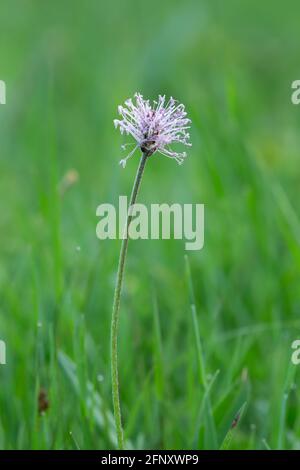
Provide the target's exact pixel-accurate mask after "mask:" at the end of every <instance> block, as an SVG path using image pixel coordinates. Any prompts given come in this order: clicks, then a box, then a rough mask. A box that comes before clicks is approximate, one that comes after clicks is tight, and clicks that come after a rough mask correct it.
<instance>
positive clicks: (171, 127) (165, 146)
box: [111, 93, 191, 449]
mask: <svg viewBox="0 0 300 470" xmlns="http://www.w3.org/2000/svg"><path fill="white" fill-rule="evenodd" d="M118 111H119V114H120V116H121V117H122V119H116V120H115V121H114V124H115V127H116V128H117V127H119V128H120V131H121V134H123V133H125V134H127V135H131V136H132V137H133V139H134V143H129V144H125V145H124V146H123V148H126V147H127V146H128V145H133V147H134V148H133V150H132V151H131V152H130V153H129V154H128V155H127V157H126V158H124V159H122V160H121V161H120V164H121V165H122V166H123V168H125V166H126V163H127V160H128V159H129V158H130V157H131V156H132V155H133V154H134V153H135V151H136V150H137V149H140V151H141V153H142V155H141V158H140V162H139V166H138V169H137V173H136V177H135V180H134V184H133V188H132V192H131V198H130V204H129V209H128V213H127V219H126V224H125V228H124V236H123V240H122V245H121V251H120V257H119V266H118V272H117V279H116V285H115V293H114V302H113V311H112V322H111V374H112V397H113V407H114V416H115V425H116V432H117V440H118V447H119V449H123V448H124V435H123V428H122V418H121V406H120V394H119V380H118V323H119V310H120V298H121V291H122V284H123V278H124V268H125V262H126V255H127V248H128V238H129V237H128V234H129V227H130V223H131V219H132V215H131V207H132V206H133V205H134V204H135V202H136V200H137V196H138V192H139V189H140V185H141V181H142V177H143V173H144V170H145V165H146V162H147V160H148V159H149V158H150V157H151V156H152V155H153V154H155V153H156V152H158V153H160V154H162V155H165V156H166V157H169V158H172V159H174V160H176V162H177V163H178V164H182V163H183V161H184V159H185V157H186V153H185V152H182V153H177V152H175V151H173V150H171V149H170V148H169V145H170V144H172V143H181V144H184V145H187V146H191V143H190V142H189V137H190V136H189V134H188V132H187V130H188V129H189V127H190V122H191V121H190V120H189V119H188V118H187V117H186V112H185V107H184V105H183V104H178V103H177V102H176V101H175V100H174V99H173V98H172V97H171V98H170V99H169V101H167V102H166V97H165V96H159V97H158V100H157V101H153V102H152V103H151V102H150V101H149V100H144V98H143V96H142V95H141V94H139V93H136V94H135V100H134V102H133V100H132V99H128V100H127V101H125V106H119V108H118Z"/></svg>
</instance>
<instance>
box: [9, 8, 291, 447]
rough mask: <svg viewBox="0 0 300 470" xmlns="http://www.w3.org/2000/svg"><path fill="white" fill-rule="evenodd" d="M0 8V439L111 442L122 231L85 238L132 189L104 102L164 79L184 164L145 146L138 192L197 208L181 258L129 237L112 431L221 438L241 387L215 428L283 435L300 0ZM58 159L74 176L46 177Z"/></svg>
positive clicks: (286, 425)
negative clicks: (184, 134) (186, 127)
mask: <svg viewBox="0 0 300 470" xmlns="http://www.w3.org/2000/svg"><path fill="white" fill-rule="evenodd" d="M0 9H1V15H0V34H1V38H2V40H1V41H0V56H1V70H0V79H1V80H5V82H6V85H7V96H6V101H7V103H6V105H0V142H1V152H0V201H1V202H0V204H1V212H0V233H1V244H0V252H1V263H0V339H2V340H5V342H6V345H7V365H6V366H0V405H1V411H0V447H1V448H2V449H11V448H17V449H24V448H27V449H31V448H34V449H45V448H50V449H62V448H63V449H77V448H80V449H98V448H101V449H106V448H107V449H109V448H112V447H115V446H116V435H115V433H114V426H113V421H112V401H111V387H110V367H109V363H110V344H109V343H110V341H109V332H110V314H111V299H112V297H113V289H114V279H115V275H116V266H117V258H118V247H119V242H118V241H116V242H114V241H105V242H99V240H97V238H96V235H95V228H96V224H97V218H96V216H95V212H96V207H97V206H98V204H100V203H102V202H111V203H114V202H116V201H117V196H118V195H119V194H128V192H129V191H130V185H131V178H132V173H131V172H128V171H126V172H122V169H121V168H120V167H119V165H118V162H119V160H120V154H119V145H120V142H121V139H120V138H119V137H118V136H117V135H116V133H115V132H114V129H113V125H112V120H113V118H114V117H115V109H116V106H117V104H118V103H119V102H123V101H124V99H125V98H127V97H128V96H131V95H132V93H133V92H134V91H136V90H141V91H142V92H144V94H145V95H147V96H149V97H155V96H157V94H158V93H161V92H166V93H167V94H168V95H174V96H176V97H178V99H180V100H181V101H183V102H184V103H185V104H186V106H187V110H188V113H189V115H190V116H191V118H192V121H193V128H192V141H193V147H192V150H191V152H190V153H189V157H188V159H187V160H186V162H185V165H183V166H182V167H180V168H179V167H178V166H177V165H176V164H174V165H172V164H171V163H172V162H170V161H169V160H167V159H163V158H160V157H158V156H154V157H153V158H155V159H156V161H155V165H154V164H153V165H149V168H147V172H148V177H147V178H146V179H145V181H144V182H143V200H144V201H145V203H150V202H157V203H160V202H168V203H172V202H179V203H185V202H198V203H204V204H205V223H206V225H205V246H204V249H203V250H202V251H200V252H193V253H191V254H189V269H188V272H187V271H186V268H187V266H186V261H185V255H186V253H185V251H184V245H183V244H181V242H180V241H178V240H170V241H167V240H156V241H151V240H148V241H145V240H141V241H136V242H134V243H132V245H131V253H130V258H128V261H129V263H128V271H127V274H128V276H127V278H126V285H125V288H124V292H123V304H122V316H121V318H120V336H119V337H120V343H119V370H120V382H121V383H122V388H121V398H122V404H123V406H122V411H123V421H124V423H123V424H124V433H125V436H126V446H127V447H129V448H130V447H134V448H161V449H170V448H172V449H188V448H199V449H204V448H206V449H207V448H220V447H221V446H222V443H224V439H226V435H228V431H229V430H230V429H231V426H232V422H233V421H234V419H235V417H236V415H237V412H238V410H240V408H241V407H242V406H243V404H244V403H245V402H247V407H246V408H245V411H244V413H243V416H242V419H240V421H239V423H238V426H236V427H235V428H234V432H233V433H230V435H229V438H228V439H226V440H225V446H226V448H231V449H249V448H251V449H253V448H255V449H263V448H271V449H278V448H282V449H283V448H284V449H292V448H299V446H300V444H299V442H300V441H299V439H300V435H299V422H300V412H299V409H300V408H299V374H298V369H297V367H295V366H293V365H291V363H290V356H291V354H290V353H291V347H290V346H291V343H292V341H293V340H295V339H297V337H298V336H299V326H300V320H299V317H298V315H299V275H300V250H299V227H300V225H299V224H300V222H299V214H300V208H299V197H298V193H299V180H300V173H299V172H300V170H299V155H298V154H299V152H298V149H299V139H300V137H299V112H300V111H299V110H300V108H297V107H295V106H292V105H291V102H290V84H291V82H292V81H293V80H295V79H297V78H299V77H298V76H297V74H298V73H299V66H298V63H299V57H298V50H297V47H296V44H298V29H299V28H298V15H297V12H298V10H299V5H298V3H296V2H294V1H292V0H290V2H288V4H286V3H285V4H284V5H282V4H281V3H279V2H275V3H274V2H273V4H272V14H270V5H269V4H268V2H261V1H258V0H251V1H250V0H245V1H243V2H240V1H237V0H228V1H227V2H213V1H212V2H204V1H203V2H199V1H198V0H188V1H187V2H184V3H182V2H174V1H172V2H171V0H168V1H166V2H158V0H153V2H152V3H151V7H149V3H148V2H147V3H146V2H143V1H142V2H138V3H137V2H133V1H132V0H129V1H127V2H121V1H118V2H117V4H116V3H115V2H99V1H97V0H90V1H89V2H74V1H71V0H67V1H65V2H55V1H54V2H39V4H37V2H18V1H17V0H10V1H9V2H8V1H7V0H4V1H3V2H2V4H1V7H0ZM70 12H71V13H70ZM133 163H134V162H133ZM133 163H132V165H133ZM136 163H137V161H136ZM71 169H74V170H76V171H77V173H78V175H79V180H78V181H77V182H74V184H72V185H70V186H69V187H68V188H67V190H65V192H64V194H63V195H62V194H61V193H60V191H59V188H60V187H61V186H60V185H61V182H62V180H63V179H64V178H65V177H66V175H67V174H68V172H69V171H70V170H71ZM121 172H122V173H121ZM191 286H192V288H191ZM42 388H43V389H44V390H46V392H47V395H48V399H49V408H48V409H47V410H46V411H45V412H44V414H42V415H41V414H40V413H39V412H38V394H39V392H40V390H41V389H42Z"/></svg>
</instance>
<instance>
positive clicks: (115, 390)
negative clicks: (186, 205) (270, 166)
mask: <svg viewBox="0 0 300 470" xmlns="http://www.w3.org/2000/svg"><path fill="white" fill-rule="evenodd" d="M147 158H148V155H147V154H146V153H142V157H141V159H140V163H139V167H138V170H137V173H136V177H135V181H134V184H133V188H132V193H131V197H130V204H129V210H128V214H127V220H126V224H125V230H124V234H123V240H122V245H121V251H120V257H119V265H118V273H117V280H116V286H115V293H114V303H113V311H112V320H111V378H112V397H113V407H114V417H115V425H116V432H117V440H118V447H119V449H120V450H122V449H124V433H123V427H122V416H121V405H120V394H119V378H118V324H119V311H120V299H121V291H122V285H123V278H124V268H125V261H126V255H127V248H128V231H129V226H130V223H131V220H132V215H131V213H130V207H131V206H132V205H134V204H135V202H136V199H137V195H138V192H139V188H140V185H141V181H142V176H143V173H144V169H145V165H146V160H147Z"/></svg>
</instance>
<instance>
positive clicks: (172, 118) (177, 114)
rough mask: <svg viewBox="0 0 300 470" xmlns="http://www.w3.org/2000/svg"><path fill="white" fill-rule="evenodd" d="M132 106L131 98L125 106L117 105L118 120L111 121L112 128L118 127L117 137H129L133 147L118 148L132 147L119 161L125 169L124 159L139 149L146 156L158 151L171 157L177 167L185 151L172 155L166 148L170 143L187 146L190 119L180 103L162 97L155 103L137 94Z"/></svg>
mask: <svg viewBox="0 0 300 470" xmlns="http://www.w3.org/2000/svg"><path fill="white" fill-rule="evenodd" d="M134 96H135V103H134V102H133V101H132V99H128V100H126V101H125V106H119V107H118V112H119V114H120V116H121V117H122V119H121V120H120V119H115V120H114V125H115V127H116V128H117V127H119V128H120V131H121V134H124V133H125V134H126V135H131V136H132V137H133V138H134V140H135V142H136V143H135V144H125V145H122V149H123V150H124V149H126V148H127V146H129V145H133V146H134V148H133V149H132V150H131V152H130V153H129V154H128V155H127V157H126V158H124V159H122V160H121V161H120V164H121V165H122V166H123V168H125V166H126V163H127V160H128V159H129V158H130V157H131V156H132V155H133V154H134V152H135V151H136V150H137V149H138V148H140V149H141V151H142V152H143V153H144V154H146V155H147V156H148V157H150V156H151V155H153V154H154V153H155V152H159V153H161V154H162V155H165V156H166V157H169V158H173V159H175V160H176V161H177V163H179V165H181V164H182V163H183V161H184V159H185V158H186V152H181V153H178V152H175V151H173V150H172V149H170V148H169V145H170V144H172V143H181V144H183V145H186V146H191V145H192V144H191V143H190V142H189V138H190V135H189V133H188V132H187V130H188V129H189V128H190V123H191V120H190V119H188V118H187V117H186V115H187V113H186V111H185V107H184V105H183V104H179V103H177V101H176V100H174V98H172V97H171V98H170V99H169V101H168V102H166V97H165V95H164V96H161V95H159V97H158V100H157V101H153V103H151V102H150V100H145V99H144V98H143V96H142V95H141V94H140V93H136V94H135V95H134Z"/></svg>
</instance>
